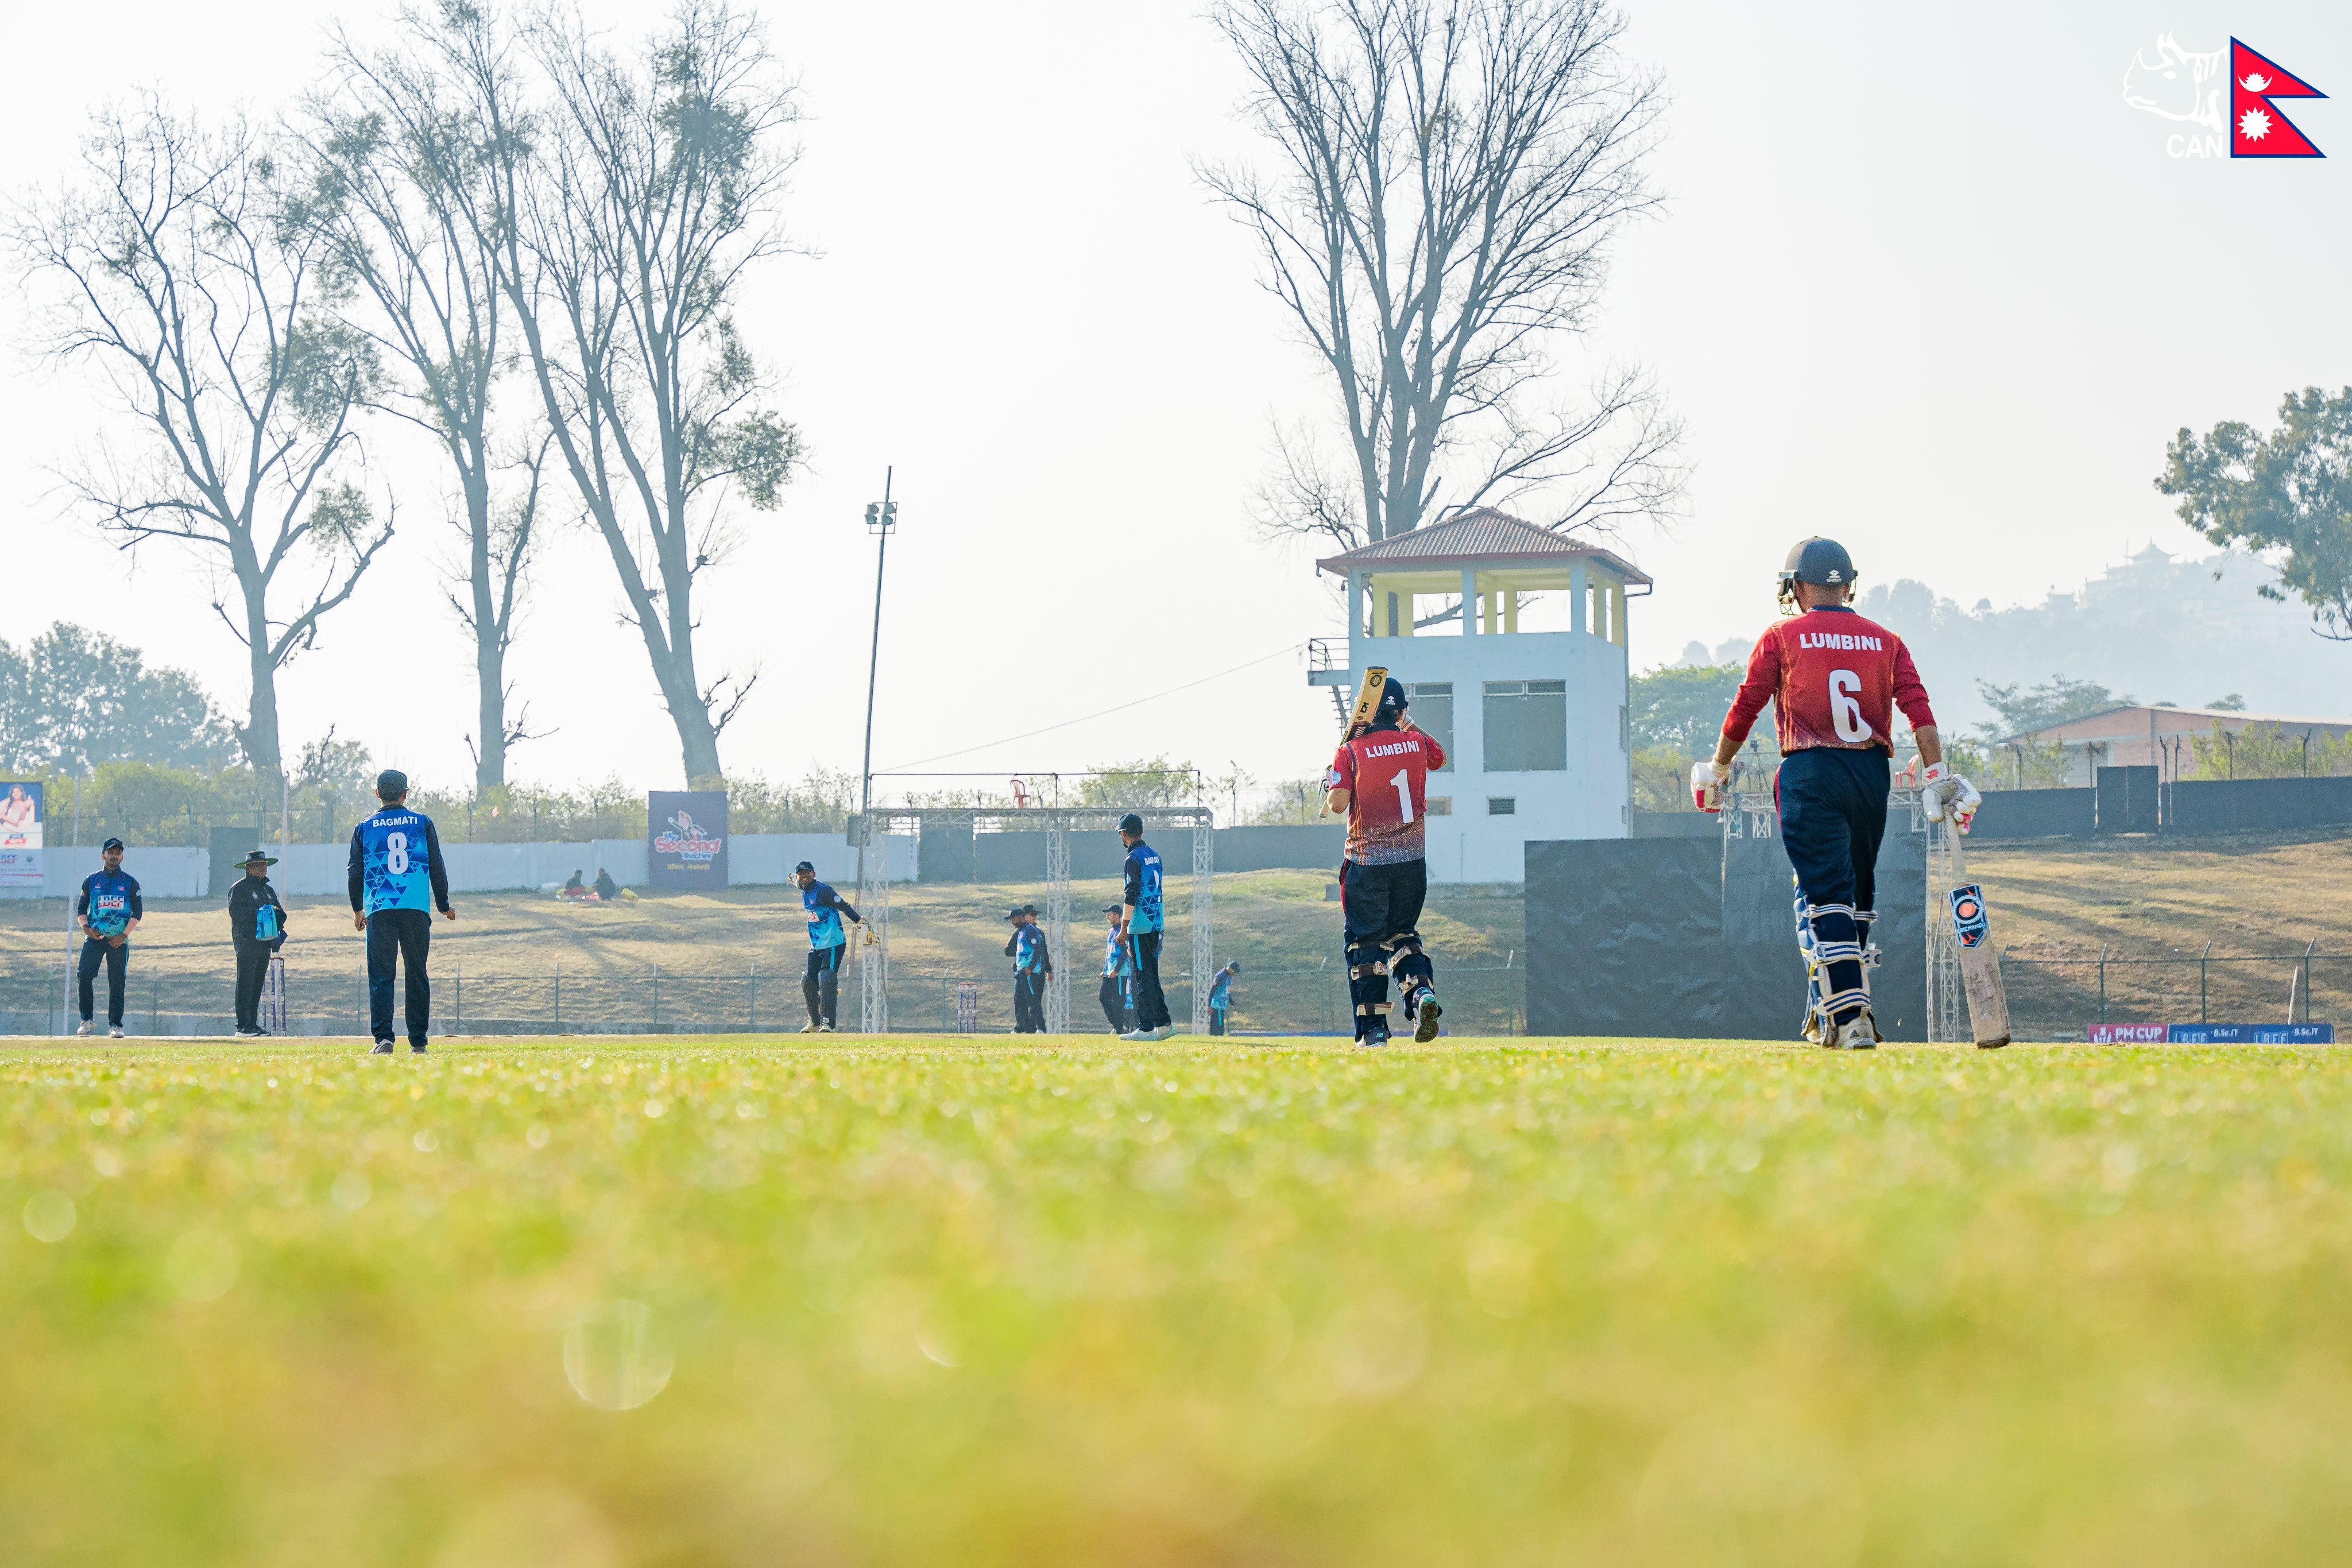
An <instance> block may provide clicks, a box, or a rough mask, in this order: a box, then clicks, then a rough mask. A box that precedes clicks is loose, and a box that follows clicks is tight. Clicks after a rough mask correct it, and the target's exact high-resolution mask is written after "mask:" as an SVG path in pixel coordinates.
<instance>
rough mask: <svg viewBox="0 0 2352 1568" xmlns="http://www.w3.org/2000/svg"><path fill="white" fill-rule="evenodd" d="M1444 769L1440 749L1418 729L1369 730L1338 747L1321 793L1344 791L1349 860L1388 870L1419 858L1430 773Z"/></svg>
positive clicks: (1424, 837) (1424, 841) (1423, 847)
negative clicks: (1346, 792) (1346, 806)
mask: <svg viewBox="0 0 2352 1568" xmlns="http://www.w3.org/2000/svg"><path fill="white" fill-rule="evenodd" d="M1444 766H1445V748H1444V747H1442V746H1440V745H1438V744H1437V741H1436V739H1435V737H1432V736H1429V735H1426V734H1423V732H1422V731H1420V730H1417V729H1368V730H1366V731H1365V732H1364V733H1363V734H1361V735H1360V736H1358V737H1356V738H1355V739H1353V740H1350V741H1346V742H1343V743H1342V744H1341V745H1340V747H1339V751H1338V752H1337V753H1336V754H1335V755H1334V756H1333V757H1332V758H1331V766H1330V767H1329V768H1327V769H1325V771H1324V774H1323V788H1325V789H1345V790H1347V791H1348V792H1349V801H1348V851H1347V853H1348V859H1349V860H1350V861H1352V862H1355V863H1356V864H1358V865H1393V864H1395V863H1396V862H1399V861H1417V860H1420V859H1422V858H1423V855H1424V853H1425V851H1426V848H1427V839H1428V832H1427V825H1426V824H1425V823H1424V822H1423V820H1422V819H1423V817H1425V816H1426V815H1427V814H1428V810H1429V770H1430V769H1431V768H1443V767H1444Z"/></svg>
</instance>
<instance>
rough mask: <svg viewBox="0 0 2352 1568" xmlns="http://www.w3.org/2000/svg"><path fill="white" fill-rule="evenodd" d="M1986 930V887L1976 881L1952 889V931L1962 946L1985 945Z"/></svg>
mask: <svg viewBox="0 0 2352 1568" xmlns="http://www.w3.org/2000/svg"><path fill="white" fill-rule="evenodd" d="M1986 930H1987V925H1986V921H1985V906H1984V889H1982V888H1980V887H1979V886H1978V885H1977V884H1976V883H1969V885H1968V886H1966V887H1956V888H1954V889H1952V932H1953V935H1955V936H1958V937H1959V939H1960V946H1963V947H1981V946H1984V939H1985V933H1986Z"/></svg>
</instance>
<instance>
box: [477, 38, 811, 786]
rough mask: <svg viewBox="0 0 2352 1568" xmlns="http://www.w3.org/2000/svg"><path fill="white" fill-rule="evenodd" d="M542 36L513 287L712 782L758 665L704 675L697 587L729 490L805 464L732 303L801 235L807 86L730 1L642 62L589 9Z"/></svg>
mask: <svg viewBox="0 0 2352 1568" xmlns="http://www.w3.org/2000/svg"><path fill="white" fill-rule="evenodd" d="M531 40H532V46H533V52H534V53H535V55H536V56H537V57H538V59H539V62H540V64H541V67H542V68H543V69H544V71H545V73H546V76H547V78H549V81H550V83H551V90H552V99H551V104H550V107H549V110H548V113H547V116H546V120H545V121H544V122H543V124H542V126H541V131H540V133H539V134H538V136H537V137H536V156H534V157H533V158H531V159H530V162H529V163H528V164H527V165H526V167H525V173H526V176H527V177H526V178H524V179H523V180H522V181H521V182H520V203H521V212H522V221H521V224H520V230H521V233H520V237H519V238H518V239H517V240H516V241H515V242H514V243H513V246H512V249H511V252H510V256H509V277H510V283H509V288H510V290H511V293H510V298H511V299H512V301H513V303H514V305H515V308H516V317H517V325H518V327H519V328H520V334H521V338H522V340H523V346H524V350H525V352H526V354H527V356H528V359H529V361H530V366H531V370H532V372H533V374H534V376H535V377H536V380H537V382H538V386H539V391H540V395H541V399H542V401H543V402H544V403H545V406H546V413H547V419H548V423H549V425H550V426H551V429H552V431H553V434H554V447H555V452H556V454H557V455H559V456H560V457H561V459H562V467H563V468H564V470H566V471H567V472H568V473H569V474H570V476H571V477H572V483H573V484H574V486H576V487H577V488H578V490H579V493H580V497H581V500H582V502H583V506H584V507H585V509H586V511H587V513H588V516H589V517H590V519H591V520H592V521H593V524H594V526H595V528H596V529H597V531H598V533H599V534H600V535H601V536H602V537H603V538H604V543H605V546H606V549H607V550H608V551H609V553H610V554H611V556H612V559H613V566H614V570H615V571H616V572H617V573H618V575H619V577H620V581H621V589H622V592H623V595H624V597H625V601H626V606H627V608H626V612H625V613H626V615H627V617H628V619H629V620H630V622H632V623H633V624H635V627H636V628H637V631H638V632H639V634H640V635H641V636H642V637H643V638H644V640H645V645H646V655H647V657H648V658H649V659H650V661H651V663H652V664H653V672H654V678H655V681H656V684H657V685H659V686H660V688H661V693H662V697H663V700H664V702H665V703H666V704H667V706H668V709H669V714H670V718H671V721H672V722H673V723H674V724H675V725H676V726H677V736H678V745H679V749H680V752H681V754H682V756H683V759H684V762H685V768H686V775H687V777H688V779H707V778H710V777H713V776H716V775H717V774H718V773H719V734H720V732H721V731H723V730H724V729H725V728H726V727H727V724H728V721H729V720H730V719H731V718H733V716H735V715H736V713H738V712H739V711H740V709H741V707H742V705H743V701H744V699H745V698H746V697H747V696H748V695H750V692H751V685H752V682H753V681H754V680H756V679H757V674H756V672H754V673H752V674H749V675H744V674H719V675H716V676H713V677H710V678H709V679H706V678H705V677H704V676H703V674H701V673H700V672H699V671H698V667H697V664H696V660H695V648H694V634H695V632H696V630H697V625H698V622H697V621H696V618H695V610H694V588H695V584H696V582H697V581H698V579H699V578H700V576H701V574H702V572H703V571H704V570H706V569H708V568H709V567H711V566H713V565H716V564H717V563H718V562H719V560H721V559H723V558H724V557H725V555H726V553H727V550H728V549H729V548H730V545H732V544H733V543H734V541H735V538H736V536H735V533H734V530H733V529H732V528H731V527H730V512H729V509H728V507H727V506H726V505H725V503H726V501H727V499H728V497H730V495H732V494H735V493H740V496H741V497H742V498H743V499H744V500H745V501H747V502H748V503H749V504H750V505H751V507H752V508H753V509H754V510H757V511H771V510H773V509H774V508H775V507H776V506H777V505H778V504H779V503H780V501H781V498H782V489H783V486H785V485H786V484H787V483H789V482H790V480H791V478H792V477H793V472H794V470H795V469H796V468H797V466H798V465H799V462H800V456H801V441H800V434H799V432H798V431H797V430H796V429H794V428H793V425H791V424H789V423H786V422H785V421H784V420H783V419H782V418H781V417H779V416H778V415H777V414H775V413H773V412H772V411H770V410H769V409H768V408H766V407H764V406H763V403H762V397H763V394H764V392H766V390H767V386H766V382H764V380H763V379H762V377H761V374H760V372H759V371H758V369H757V367H756V366H755V364H754V362H753V360H752V356H751V350H750V349H749V348H748V347H747V346H746V345H745V343H744V341H743V340H742V338H741V336H740V334H739V333H738V332H737V330H736V327H735V321H734V315H733V312H734V310H735V308H736V307H737V305H738V304H739V303H740V296H741V293H742V289H743V287H744V285H745V281H746V279H747V277H748V276H749V275H750V273H751V269H752V268H753V267H756V266H758V265H759V264H760V263H761V262H763V261H767V260H769V259H771V258H772V257H774V256H778V255H779V254H781V253H782V251H783V250H784V249H785V248H786V247H785V245H784V241H783V239H782V235H781V232H780V230H779V229H778V227H777V220H776V214H775V208H776V205H777V204H778V202H779V201H780V199H781V197H782V193H783V190H784V185H785V181H786V178H787V176H788V175H789V173H790V172H791V170H792V167H793V163H794V162H795V161H796V158H797V150H796V149H794V148H792V147H790V146H787V145H785V144H784V141H783V138H784V136H785V134H786V132H787V129H788V128H789V127H790V126H791V125H792V124H793V121H794V120H796V119H797V118H798V110H797V106H796V103H795V97H794V89H793V86H792V84H791V83H790V82H788V81H786V80H784V79H782V78H781V77H779V76H778V74H777V72H776V70H775V68H774V64H773V62H772V60H771V59H770V57H769V56H768V53H767V51H766V48H765V46H764V44H763V41H762V38H761V31H760V28H759V26H758V25H757V23H756V22H755V21H754V20H752V19H751V17H749V16H745V15H742V14H740V13H739V12H737V11H735V10H733V9H732V8H731V7H730V5H727V4H725V3H724V0H680V4H679V5H677V8H676V9H675V10H674V11H673V12H672V13H671V14H670V16H669V18H668V20H667V23H666V25H665V26H663V28H662V29H661V31H660V32H659V33H658V34H657V35H656V37H654V38H653V39H652V41H651V42H650V43H649V45H648V46H647V47H646V50H645V53H644V56H643V57H642V58H641V59H640V60H638V61H636V62H635V63H634V64H630V63H625V62H623V61H622V60H620V59H618V58H616V57H614V56H612V55H610V54H608V53H607V52H605V51H604V50H603V49H601V48H599V47H596V45H595V44H594V43H593V41H592V40H591V39H590V38H589V37H588V35H587V33H586V32H585V30H584V28H583V26H582V25H581V24H580V22H579V20H578V19H577V17H576V16H570V17H566V16H553V15H550V16H545V17H542V18H541V21H540V22H539V23H538V24H537V25H536V26H534V27H533V29H532V32H531ZM512 124H513V122H512V119H511V117H510V118H509V120H506V121H505V122H503V123H502V124H501V126H500V132H499V133H500V134H501V135H505V134H509V132H510V131H511V130H512Z"/></svg>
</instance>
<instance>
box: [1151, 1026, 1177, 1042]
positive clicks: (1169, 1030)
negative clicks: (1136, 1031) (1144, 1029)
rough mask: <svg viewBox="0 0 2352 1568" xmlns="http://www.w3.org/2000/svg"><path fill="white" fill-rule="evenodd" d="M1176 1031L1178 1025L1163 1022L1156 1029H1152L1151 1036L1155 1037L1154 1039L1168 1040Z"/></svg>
mask: <svg viewBox="0 0 2352 1568" xmlns="http://www.w3.org/2000/svg"><path fill="white" fill-rule="evenodd" d="M1175 1032H1176V1026H1175V1025H1174V1024H1172V1023H1164V1024H1161V1025H1160V1027H1159V1028H1158V1029H1155V1030H1152V1031H1151V1038H1152V1039H1154V1040H1166V1039H1167V1038H1168V1037H1169V1036H1170V1035H1171V1034H1174V1033H1175Z"/></svg>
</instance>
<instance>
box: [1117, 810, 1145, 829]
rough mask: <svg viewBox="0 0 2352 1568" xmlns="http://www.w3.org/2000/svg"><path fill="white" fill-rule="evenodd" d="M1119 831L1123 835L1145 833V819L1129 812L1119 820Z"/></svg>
mask: <svg viewBox="0 0 2352 1568" xmlns="http://www.w3.org/2000/svg"><path fill="white" fill-rule="evenodd" d="M1118 831H1120V832H1122V833H1139V832H1141V831H1143V819H1142V818H1140V817H1139V816H1137V815H1136V814H1135V813H1134V812H1132V811H1129V813H1128V814H1127V815H1126V816H1124V817H1121V818H1120V819H1119V820H1118Z"/></svg>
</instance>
